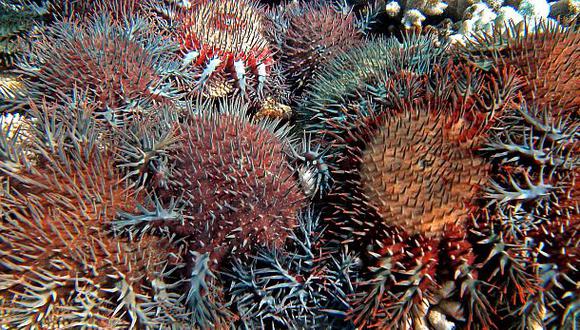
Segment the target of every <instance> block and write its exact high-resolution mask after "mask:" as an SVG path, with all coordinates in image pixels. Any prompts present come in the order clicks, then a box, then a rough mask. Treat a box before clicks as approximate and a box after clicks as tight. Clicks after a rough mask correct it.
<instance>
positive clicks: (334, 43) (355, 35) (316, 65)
mask: <svg viewBox="0 0 580 330" xmlns="http://www.w3.org/2000/svg"><path fill="white" fill-rule="evenodd" d="M289 11H290V14H289V16H290V17H289V18H288V23H287V25H288V27H287V31H286V33H284V32H281V34H282V35H283V36H280V38H283V42H282V44H281V45H280V46H279V47H280V55H281V57H282V61H283V65H284V67H285V70H286V71H287V74H288V76H289V82H290V83H291V84H292V87H293V93H294V94H296V95H300V94H301V92H302V90H304V89H305V88H306V87H308V85H309V84H310V83H311V82H312V79H313V77H314V75H315V73H316V72H317V71H318V70H320V69H321V68H322V66H323V65H324V63H326V62H328V61H330V60H331V59H333V58H334V57H336V56H338V55H340V54H341V53H343V52H346V51H348V50H350V49H352V48H354V47H356V46H358V45H359V44H361V35H360V33H359V32H358V31H357V30H356V28H355V25H354V14H352V13H351V14H347V15H345V14H342V13H339V12H337V11H336V10H335V9H334V8H332V7H331V6H329V5H325V6H316V5H305V6H303V7H301V8H299V9H295V10H292V9H290V10H289ZM284 25H286V24H284Z"/></svg>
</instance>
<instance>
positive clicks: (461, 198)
mask: <svg viewBox="0 0 580 330" xmlns="http://www.w3.org/2000/svg"><path fill="white" fill-rule="evenodd" d="M458 125H461V124H458ZM455 133H456V132H453V130H452V129H450V128H448V127H446V125H445V122H444V118H442V116H439V117H435V116H433V115H426V114H409V113H407V114H404V115H399V116H397V117H396V118H393V119H390V120H388V121H387V122H386V123H385V124H384V125H383V126H382V127H381V128H380V129H379V130H378V132H377V134H376V135H375V136H374V138H373V140H372V141H370V142H369V144H368V145H367V148H366V149H365V151H364V153H363V155H362V163H361V169H360V170H361V184H362V187H363V190H364V192H365V194H366V196H368V198H369V202H370V203H371V204H373V205H375V206H376V208H377V209H378V212H379V213H380V214H381V216H382V218H383V220H384V221H385V222H386V223H388V224H392V225H397V226H400V227H402V228H405V229H406V230H407V231H408V232H410V233H422V234H424V235H426V236H427V237H433V236H441V235H442V234H443V231H444V228H445V226H446V225H447V226H449V225H452V224H455V223H457V222H459V221H461V220H462V219H465V217H466V215H467V214H468V213H469V206H470V204H472V202H473V200H474V199H475V197H476V192H477V191H478V188H479V187H480V186H481V185H482V184H484V183H485V182H486V180H487V170H488V166H487V165H486V164H485V161H484V160H483V159H482V158H479V157H477V156H476V155H474V152H473V150H474V146H473V141H470V142H468V143H459V142H458V141H456V140H454V138H455V136H457V134H455Z"/></svg>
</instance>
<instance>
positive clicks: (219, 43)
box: [176, 0, 274, 97]
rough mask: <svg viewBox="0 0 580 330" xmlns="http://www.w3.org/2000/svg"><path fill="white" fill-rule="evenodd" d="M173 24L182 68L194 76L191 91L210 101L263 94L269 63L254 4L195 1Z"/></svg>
mask: <svg viewBox="0 0 580 330" xmlns="http://www.w3.org/2000/svg"><path fill="white" fill-rule="evenodd" d="M176 20H177V21H178V22H179V24H178V26H177V27H176V30H177V31H176V34H177V35H176V39H177V41H178V42H179V43H180V44H181V51H182V54H183V58H182V68H183V70H184V71H185V72H187V73H189V74H190V75H191V76H193V77H192V81H191V82H189V84H191V85H192V86H191V87H190V88H192V89H193V92H199V91H201V92H202V94H205V95H209V96H211V97H221V96H226V95H230V94H232V93H239V94H241V95H244V96H258V97H262V95H263V94H264V93H265V92H267V88H268V87H267V85H268V84H269V79H270V78H269V75H270V71H271V66H272V65H273V64H274V60H273V58H272V52H271V49H270V45H269V42H268V40H267V39H266V38H265V36H264V31H263V30H264V25H263V20H264V13H263V12H262V9H261V8H260V7H259V6H258V4H257V3H256V2H255V1H253V0H242V1H232V0H227V1H209V0H202V1H197V2H196V3H194V4H193V6H192V7H191V8H185V9H182V10H179V11H178V14H177V18H176Z"/></svg>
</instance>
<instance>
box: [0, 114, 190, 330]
mask: <svg viewBox="0 0 580 330" xmlns="http://www.w3.org/2000/svg"><path fill="white" fill-rule="evenodd" d="M33 110H34V114H35V116H37V118H39V123H40V124H39V127H37V128H36V129H37V130H38V131H35V138H34V141H32V142H30V143H31V146H30V149H33V150H34V151H35V153H36V160H35V163H30V162H28V161H27V160H26V159H25V157H20V158H18V157H17V155H18V154H19V153H20V151H19V149H18V148H19V147H18V144H12V143H2V146H3V149H5V150H2V154H3V155H9V156H8V157H3V158H2V160H1V161H0V165H1V166H0V168H1V175H2V178H3V181H4V182H3V183H6V184H4V185H3V187H2V190H0V196H2V198H1V199H0V211H1V213H2V215H3V218H2V220H1V222H0V270H1V271H2V274H3V275H2V277H1V278H0V311H1V314H2V320H1V321H0V325H2V326H6V327H9V328H15V327H18V328H19V327H27V326H39V327H47V328H50V327H56V326H58V325H60V326H62V325H64V324H68V325H74V326H78V327H98V328H115V327H128V326H134V325H139V326H142V327H148V326H161V325H163V324H168V323H169V322H172V321H174V320H176V319H178V318H180V317H185V315H186V313H185V309H184V308H183V307H180V303H179V302H178V301H177V299H176V297H175V295H174V294H173V293H171V292H170V291H168V290H169V289H168V288H169V287H170V286H171V284H172V283H169V282H168V281H167V277H166V275H167V273H166V272H169V271H170V270H171V269H172V268H173V266H176V265H178V264H179V259H178V257H175V256H173V255H172V253H171V252H172V248H171V247H170V245H169V242H168V241H167V240H159V239H157V238H151V237H140V238H139V239H138V240H131V239H127V238H121V237H113V236H112V235H111V234H110V233H109V231H108V229H107V228H108V224H109V223H110V221H112V219H113V218H114V217H115V216H116V214H117V212H119V211H122V210H123V211H130V210H133V209H134V208H135V206H136V203H137V200H136V199H135V196H133V194H132V193H131V190H130V189H127V187H126V186H125V185H124V184H123V181H122V179H121V176H120V174H119V173H117V172H116V166H115V157H114V154H113V153H112V150H111V149H110V148H109V147H107V146H104V145H98V144H97V143H96V137H97V135H96V131H95V130H94V129H95V126H94V123H91V119H90V113H84V114H82V115H80V114H79V113H75V114H72V113H67V114H63V110H64V109H63V108H58V107H57V108H51V109H42V111H37V110H36V109H35V108H34V107H33ZM46 113H51V115H54V114H57V116H60V117H59V118H58V119H55V117H50V116H45V115H43V114H46ZM49 136H50V137H51V139H47V137H49ZM4 142H6V141H4ZM177 297H179V295H177Z"/></svg>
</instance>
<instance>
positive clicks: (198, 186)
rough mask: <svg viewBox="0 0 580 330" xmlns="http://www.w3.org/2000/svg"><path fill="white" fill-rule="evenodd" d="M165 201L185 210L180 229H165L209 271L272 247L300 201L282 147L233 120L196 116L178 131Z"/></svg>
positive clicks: (279, 241) (282, 235)
mask: <svg viewBox="0 0 580 330" xmlns="http://www.w3.org/2000/svg"><path fill="white" fill-rule="evenodd" d="M181 134H182V142H181V145H180V147H179V148H178V150H177V151H176V153H175V154H174V155H173V158H174V159H175V170H174V176H173V177H172V178H171V179H170V181H171V182H172V184H171V187H170V190H169V191H168V192H167V197H171V196H181V195H183V198H184V200H185V202H186V203H187V207H186V209H185V211H184V213H185V217H184V218H185V219H184V221H185V223H184V224H183V225H171V227H170V229H171V231H172V232H175V233H177V234H179V235H182V236H183V235H188V236H189V237H190V242H191V244H192V245H193V248H194V249H195V250H197V251H198V252H201V253H205V252H209V253H210V254H211V259H212V262H213V263H214V266H215V265H216V264H218V265H219V263H220V262H221V261H222V260H223V259H224V258H225V257H226V256H228V255H229V254H230V253H235V254H238V255H240V254H243V253H245V252H248V251H249V249H250V248H251V247H252V246H255V245H257V244H261V245H269V246H280V245H282V244H283V243H284V240H285V238H286V236H287V234H288V230H287V229H288V228H293V227H294V226H295V225H296V214H297V212H298V210H299V208H300V207H301V203H300V202H301V200H302V199H303V198H304V197H303V195H302V193H301V192H300V191H299V189H298V188H297V186H296V184H295V182H294V180H293V178H292V174H293V171H292V170H291V169H290V168H289V165H288V163H287V161H286V158H285V154H284V148H285V146H284V142H283V141H282V140H281V139H280V138H278V137H276V136H275V135H274V134H273V133H272V132H270V131H269V130H266V129H264V128H263V127H260V126H259V125H257V124H252V123H249V122H247V120H246V119H244V118H241V117H240V116H239V115H231V114H223V115H216V116H215V118H211V117H209V116H207V117H206V116H196V117H194V118H192V119H191V120H190V121H189V123H187V124H185V125H183V126H182V127H181Z"/></svg>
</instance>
